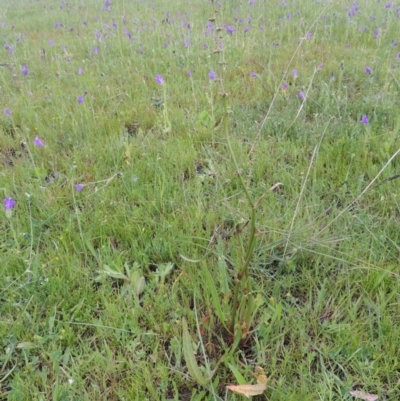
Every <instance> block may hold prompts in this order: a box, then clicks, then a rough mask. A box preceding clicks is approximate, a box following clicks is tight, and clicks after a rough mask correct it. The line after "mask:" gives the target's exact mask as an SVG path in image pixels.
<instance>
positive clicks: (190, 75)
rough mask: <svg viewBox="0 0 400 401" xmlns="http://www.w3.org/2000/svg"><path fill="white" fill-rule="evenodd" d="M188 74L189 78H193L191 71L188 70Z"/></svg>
mask: <svg viewBox="0 0 400 401" xmlns="http://www.w3.org/2000/svg"><path fill="white" fill-rule="evenodd" d="M187 74H188V77H190V78H191V77H192V75H193V74H192V71H190V70H188V72H187Z"/></svg>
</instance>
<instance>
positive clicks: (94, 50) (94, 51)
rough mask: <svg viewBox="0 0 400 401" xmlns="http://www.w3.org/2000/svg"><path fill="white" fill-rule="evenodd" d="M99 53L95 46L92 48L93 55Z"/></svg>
mask: <svg viewBox="0 0 400 401" xmlns="http://www.w3.org/2000/svg"><path fill="white" fill-rule="evenodd" d="M98 52H99V48H98V47H97V46H95V47H93V53H94V54H97V53H98Z"/></svg>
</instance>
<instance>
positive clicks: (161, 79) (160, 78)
mask: <svg viewBox="0 0 400 401" xmlns="http://www.w3.org/2000/svg"><path fill="white" fill-rule="evenodd" d="M156 82H157V83H158V84H160V85H162V84H163V83H164V78H163V77H162V75H160V74H157V75H156Z"/></svg>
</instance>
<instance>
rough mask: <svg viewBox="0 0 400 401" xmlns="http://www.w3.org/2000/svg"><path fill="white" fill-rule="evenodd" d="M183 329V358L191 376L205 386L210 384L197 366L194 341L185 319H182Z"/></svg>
mask: <svg viewBox="0 0 400 401" xmlns="http://www.w3.org/2000/svg"><path fill="white" fill-rule="evenodd" d="M182 329H183V332H182V343H183V357H184V358H185V362H186V366H187V368H188V371H189V374H190V376H192V378H193V379H194V380H196V382H197V383H199V384H201V385H202V386H205V385H206V384H207V383H208V382H209V379H208V378H206V377H204V376H203V374H202V372H201V370H200V368H199V366H198V365H197V361H196V357H195V356H194V352H193V346H192V339H191V338H190V334H189V330H188V326H187V322H186V319H185V318H183V319H182Z"/></svg>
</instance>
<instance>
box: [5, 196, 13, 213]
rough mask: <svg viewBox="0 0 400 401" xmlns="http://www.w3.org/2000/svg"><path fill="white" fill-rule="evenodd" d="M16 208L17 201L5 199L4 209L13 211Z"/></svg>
mask: <svg viewBox="0 0 400 401" xmlns="http://www.w3.org/2000/svg"><path fill="white" fill-rule="evenodd" d="M14 206H15V200H14V199H13V198H5V199H4V207H5V208H6V211H7V210H11V209H13V208H14Z"/></svg>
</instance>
